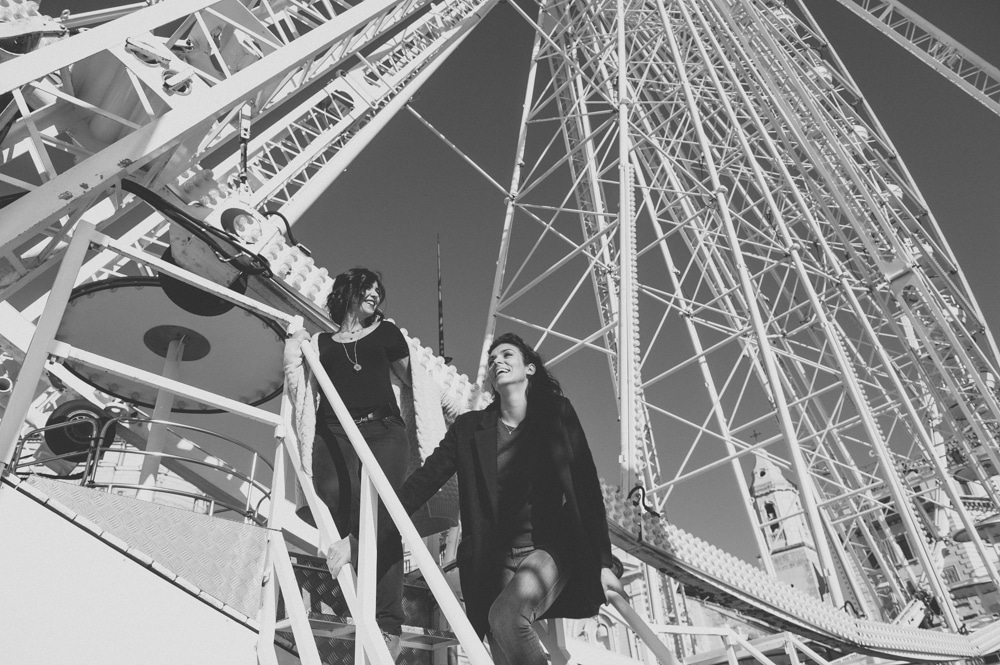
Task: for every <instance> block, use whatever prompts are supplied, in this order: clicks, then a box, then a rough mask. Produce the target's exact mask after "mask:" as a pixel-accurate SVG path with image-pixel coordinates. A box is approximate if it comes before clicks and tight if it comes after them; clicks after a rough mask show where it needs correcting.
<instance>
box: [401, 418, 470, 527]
mask: <svg viewBox="0 0 1000 665" xmlns="http://www.w3.org/2000/svg"><path fill="white" fill-rule="evenodd" d="M456 425H457V423H456V424H455V425H452V426H451V427H449V428H448V433H447V434H445V435H444V438H443V439H442V440H441V443H440V444H438V447H437V448H435V449H434V452H433V453H431V456H430V457H428V458H427V459H426V460H425V461H424V464H423V466H421V467H420V468H419V469H417V470H416V471H414V472H413V473H411V474H410V477H409V478H407V479H406V482H404V483H403V486H402V487H401V488H400V489H399V500H400V501H401V502H402V504H403V507H404V508H405V509H406V512H407V514H410V515H412V514H413V512H414V511H416V510H417V508H419V507H420V506H422V505H424V504H425V503H427V500H428V499H430V498H431V497H432V496H434V493H435V492H437V491H438V490H439V489H441V487H442V486H443V485H444V484H445V483H446V482H448V479H449V478H451V477H452V476H453V475H454V474H455V469H456V464H457V459H458V455H457V450H458V434H457V433H456V431H455V430H456Z"/></svg>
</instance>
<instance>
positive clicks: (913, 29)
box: [799, 0, 1000, 115]
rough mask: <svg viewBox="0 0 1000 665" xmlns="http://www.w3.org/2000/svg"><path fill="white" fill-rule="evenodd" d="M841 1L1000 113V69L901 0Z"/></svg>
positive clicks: (867, 21)
mask: <svg viewBox="0 0 1000 665" xmlns="http://www.w3.org/2000/svg"><path fill="white" fill-rule="evenodd" d="M837 2H839V3H840V4H842V5H843V6H844V7H846V8H847V9H849V10H850V11H851V12H852V13H854V14H855V15H856V16H858V17H859V18H861V19H862V20H863V21H865V22H866V23H868V24H869V25H871V26H872V27H874V28H876V29H877V30H879V31H880V32H882V33H883V34H884V35H886V36H887V37H889V39H891V40H892V41H894V42H896V43H897V44H899V45H900V46H902V47H903V48H905V49H906V50H907V51H909V52H910V53H912V54H913V55H915V56H916V57H917V58H919V59H920V60H921V61H922V62H923V63H925V64H926V65H927V66H929V67H930V68H931V69H933V70H934V71H936V72H938V73H939V74H941V75H942V76H944V77H945V78H946V79H948V80H949V81H951V82H952V83H954V84H955V85H957V86H958V87H959V88H961V89H962V90H963V91H965V92H966V93H967V94H968V95H970V96H971V97H972V98H973V99H975V100H976V101H978V102H979V103H980V104H982V105H983V106H985V107H986V108H988V109H989V110H991V111H993V112H994V113H996V114H998V115H1000V69H998V68H996V67H994V66H993V65H991V64H990V63H989V62H987V61H986V60H984V59H983V58H981V57H979V56H978V55H976V54H975V53H973V52H972V51H970V50H969V49H968V48H967V47H966V46H964V45H963V44H962V43H961V42H959V41H957V40H956V39H954V38H952V37H951V36H949V35H947V34H946V33H945V32H944V31H942V30H941V29H940V28H938V27H937V26H935V25H934V24H933V23H931V22H930V21H928V20H926V19H924V18H923V17H921V16H920V15H919V14H917V13H916V12H915V11H913V10H912V9H910V8H909V7H907V6H906V5H904V4H903V3H901V2H898V1H897V0H837ZM799 7H800V8H801V7H802V5H801V4H800V5H799Z"/></svg>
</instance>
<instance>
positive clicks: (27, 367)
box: [0, 221, 95, 469]
mask: <svg viewBox="0 0 1000 665" xmlns="http://www.w3.org/2000/svg"><path fill="white" fill-rule="evenodd" d="M94 233H95V231H94V225H93V224H91V223H89V222H84V221H81V222H78V223H77V225H76V229H75V230H74V233H73V239H72V240H70V242H69V248H68V249H67V250H66V253H65V254H64V255H63V259H62V263H60V264H59V271H58V272H57V273H56V278H55V281H54V282H53V283H52V288H51V289H50V290H49V300H48V304H47V305H46V306H45V311H43V312H42V316H41V318H40V319H39V320H38V325H37V326H36V327H35V334H34V335H32V337H31V343H30V344H29V345H28V350H27V352H26V353H25V354H24V361H23V362H22V363H21V371H20V372H19V373H18V375H17V381H16V382H15V383H14V390H13V392H11V394H10V399H9V400H8V401H7V409H6V410H5V411H4V414H3V420H0V469H2V468H4V467H5V465H7V464H8V463H9V462H10V456H11V455H12V454H13V452H14V448H15V447H16V446H17V440H18V438H20V433H21V426H22V425H23V423H24V419H25V417H26V416H27V415H28V409H30V408H31V402H32V401H33V400H34V399H35V389H36V388H37V386H38V381H39V380H40V379H41V378H42V372H43V371H44V370H45V361H46V360H47V359H48V356H49V347H50V346H51V345H52V342H53V341H54V340H55V338H56V331H57V330H58V329H59V324H60V323H61V322H62V317H63V313H64V312H65V311H66V304H67V303H68V302H69V297H70V294H71V293H72V292H73V285H74V284H75V283H76V275H77V273H78V272H79V271H80V267H81V266H82V265H83V260H84V259H85V258H86V256H87V248H88V247H89V246H90V240H91V238H92V237H93V235H94Z"/></svg>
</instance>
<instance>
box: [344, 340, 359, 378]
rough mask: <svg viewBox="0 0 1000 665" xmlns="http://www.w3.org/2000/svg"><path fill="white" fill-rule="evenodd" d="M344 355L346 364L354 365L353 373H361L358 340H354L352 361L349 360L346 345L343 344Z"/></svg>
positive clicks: (349, 356)
mask: <svg viewBox="0 0 1000 665" xmlns="http://www.w3.org/2000/svg"><path fill="white" fill-rule="evenodd" d="M344 355H345V356H347V362H349V363H351V364H352V365H354V371H355V372H360V371H361V363H359V362H358V340H354V360H351V354H349V353H348V352H347V344H344Z"/></svg>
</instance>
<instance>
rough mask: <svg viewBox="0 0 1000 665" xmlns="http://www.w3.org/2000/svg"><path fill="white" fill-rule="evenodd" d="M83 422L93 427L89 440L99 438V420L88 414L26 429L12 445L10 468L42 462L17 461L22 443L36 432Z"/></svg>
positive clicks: (15, 469)
mask: <svg viewBox="0 0 1000 665" xmlns="http://www.w3.org/2000/svg"><path fill="white" fill-rule="evenodd" d="M84 422H85V423H87V424H88V425H90V426H91V427H92V428H93V433H92V435H91V437H90V440H91V441H97V440H99V433H101V432H102V428H100V427H98V423H100V420H98V419H97V418H93V417H90V416H84V417H82V418H77V419H76V420H67V421H66V422H62V423H56V424H55V425H46V426H45V427H36V428H35V429H33V430H28V431H27V432H26V433H25V434H23V435H22V436H21V437H20V438H19V439H18V440H17V445H16V446H15V447H14V454H13V455H12V456H11V464H10V468H11V470H12V471H17V469H19V468H21V467H22V466H26V467H27V466H33V465H34V464H41V463H42V462H41V461H40V460H36V461H35V462H29V463H24V464H21V463H19V462H18V460H20V459H21V451H22V450H23V449H24V444H26V443H27V442H28V439H30V438H32V437H33V436H35V435H37V434H41V433H42V432H48V431H50V430H55V429H65V428H67V427H75V426H77V425H79V424H81V423H84ZM82 453H83V451H82V450H78V451H76V452H72V453H63V454H62V455H53V456H52V457H50V458H49V459H68V458H69V457H73V456H75V455H80V454H82Z"/></svg>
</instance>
